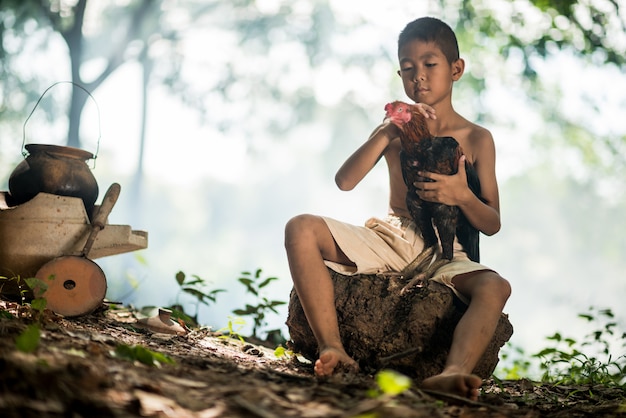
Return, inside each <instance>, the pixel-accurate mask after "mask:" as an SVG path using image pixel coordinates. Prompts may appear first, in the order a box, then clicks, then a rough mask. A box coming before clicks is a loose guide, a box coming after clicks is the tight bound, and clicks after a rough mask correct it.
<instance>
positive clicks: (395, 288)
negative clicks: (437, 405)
mask: <svg viewBox="0 0 626 418" xmlns="http://www.w3.org/2000/svg"><path fill="white" fill-rule="evenodd" d="M329 271H330V273H331V277H332V280H333V283H334V286H335V306H336V308H337V318H338V320H339V331H340V334H341V338H342V341H343V344H344V347H345V349H346V351H347V353H348V354H349V355H351V356H352V358H354V359H355V360H356V361H357V362H358V363H359V365H360V367H361V370H362V371H364V372H366V373H373V372H375V371H377V370H380V369H383V368H391V369H395V370H397V371H400V372H402V373H404V374H406V375H408V376H411V377H413V378H414V379H416V380H418V381H421V380H423V379H425V378H427V377H429V376H432V375H435V374H438V373H440V372H441V371H442V370H443V367H444V364H445V361H446V358H447V355H448V350H449V348H450V344H451V342H452V334H453V332H454V329H455V327H456V324H457V323H458V321H459V319H460V318H461V316H462V315H463V313H464V312H465V309H466V305H465V304H464V303H463V302H461V301H460V300H459V299H458V298H457V297H456V296H455V295H454V293H453V292H452V290H451V289H450V288H448V287H446V286H444V285H441V284H439V283H436V282H432V281H430V282H428V283H427V285H426V286H424V287H422V288H414V289H413V290H412V291H411V292H409V293H408V294H406V293H405V294H404V295H400V290H401V289H402V287H403V286H404V284H405V283H406V282H405V281H404V280H403V279H400V278H398V277H382V276H377V275H357V276H344V275H341V274H339V273H336V272H334V271H332V270H329ZM287 326H288V328H289V333H290V338H291V341H290V343H289V345H290V348H291V349H292V350H293V351H294V352H296V353H299V354H301V355H302V356H304V357H305V358H307V359H309V360H312V361H314V360H315V359H317V355H318V351H317V342H316V341H315V337H314V336H313V333H312V331H311V329H310V328H309V325H308V323H307V321H306V317H305V315H304V312H303V310H302V306H301V305H300V301H299V300H298V296H297V295H296V292H295V290H292V291H291V296H290V301H289V313H288V318H287ZM512 334H513V327H512V325H511V323H510V322H509V320H508V317H507V316H506V315H505V314H503V315H502V316H501V317H500V321H499V323H498V326H497V328H496V332H495V334H494V336H493V338H492V340H491V343H490V344H489V346H488V347H487V349H486V351H485V353H484V355H483V357H482V358H481V360H480V361H479V363H478V365H477V366H476V368H475V369H474V373H475V374H477V375H478V376H480V377H481V378H488V377H489V376H491V374H492V373H493V371H494V369H495V367H496V365H497V363H498V352H499V351H500V348H501V347H502V346H503V345H504V344H505V343H506V342H507V341H508V340H509V338H510V337H511V335H512Z"/></svg>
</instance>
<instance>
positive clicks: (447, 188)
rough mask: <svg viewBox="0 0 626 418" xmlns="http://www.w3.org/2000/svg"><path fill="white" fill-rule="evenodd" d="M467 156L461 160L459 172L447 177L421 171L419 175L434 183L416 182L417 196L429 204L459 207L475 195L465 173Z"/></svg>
mask: <svg viewBox="0 0 626 418" xmlns="http://www.w3.org/2000/svg"><path fill="white" fill-rule="evenodd" d="M465 159H466V158H465V155H463V156H461V158H460V159H459V170H458V171H457V173H456V174H452V175H446V174H437V173H431V172H428V171H421V172H419V175H420V176H422V177H425V178H427V179H430V180H432V181H416V182H415V183H413V184H414V185H415V187H416V188H417V192H416V193H417V195H418V196H419V197H420V199H422V200H426V201H427V202H435V203H443V204H444V205H449V206H458V205H460V204H461V203H463V202H465V201H466V200H468V199H469V198H471V195H472V194H473V193H472V191H471V190H470V188H469V186H468V185H467V175H466V173H465Z"/></svg>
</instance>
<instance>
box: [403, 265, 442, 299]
mask: <svg viewBox="0 0 626 418" xmlns="http://www.w3.org/2000/svg"><path fill="white" fill-rule="evenodd" d="M449 262H450V260H448V259H445V258H440V259H438V260H436V261H435V262H434V263H432V264H431V265H429V266H428V267H427V268H426V270H424V271H422V272H421V273H419V274H417V275H416V276H414V277H413V278H412V279H411V281H410V282H408V283H407V284H406V285H405V286H404V287H403V288H402V290H401V291H400V294H401V295H404V294H406V293H407V292H409V291H411V289H413V288H415V287H424V285H425V284H426V282H427V281H428V280H429V279H430V278H431V277H433V275H434V274H435V272H436V271H437V270H438V269H439V268H440V267H442V266H444V265H446V264H448V263H449Z"/></svg>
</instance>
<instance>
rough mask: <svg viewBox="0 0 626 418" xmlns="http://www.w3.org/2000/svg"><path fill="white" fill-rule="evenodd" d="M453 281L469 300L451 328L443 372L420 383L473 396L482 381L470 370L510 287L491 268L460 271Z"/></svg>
mask: <svg viewBox="0 0 626 418" xmlns="http://www.w3.org/2000/svg"><path fill="white" fill-rule="evenodd" d="M452 282H453V283H454V285H455V287H456V289H457V290H458V291H459V292H461V293H462V294H463V295H465V296H467V297H468V298H469V299H470V303H469V306H468V307H467V311H466V312H465V314H463V317H462V318H461V320H460V321H459V323H458V324H457V326H456V329H455V330H454V335H453V337H452V345H451V347H450V353H449V354H448V359H447V361H446V366H445V368H444V370H443V372H442V373H441V374H439V375H436V376H432V377H430V378H428V379H425V380H424V381H423V382H422V387H423V388H425V389H433V390H439V391H442V392H448V393H454V394H456V395H459V396H463V397H467V398H469V399H472V400H476V399H477V398H478V389H479V388H480V385H481V384H482V381H481V379H480V378H479V377H478V376H476V375H473V374H472V370H474V367H475V366H476V364H477V363H478V361H479V360H480V357H481V356H482V355H483V353H484V351H485V349H486V348H487V345H488V344H489V342H490V341H491V338H492V337H493V334H494V332H495V330H496V326H497V325H498V320H499V319H500V314H501V313H502V309H503V308H504V305H505V303H506V301H507V299H508V298H509V296H510V294H511V287H510V285H509V283H508V282H507V281H506V280H505V279H503V278H502V277H500V276H499V275H498V274H497V273H495V272H492V271H480V272H475V273H467V274H461V275H458V276H456V277H454V278H453V279H452Z"/></svg>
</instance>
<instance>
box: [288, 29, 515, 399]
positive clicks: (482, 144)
mask: <svg viewBox="0 0 626 418" xmlns="http://www.w3.org/2000/svg"><path fill="white" fill-rule="evenodd" d="M398 59H399V63H400V70H399V71H398V74H399V75H400V77H401V78H402V83H403V86H404V91H405V93H406V94H407V96H408V97H409V98H410V99H411V100H413V101H414V102H415V103H416V104H417V105H418V106H419V108H420V111H421V113H422V114H423V115H424V116H425V117H426V122H427V124H428V129H429V130H430V132H431V133H432V134H433V135H436V136H451V137H453V138H455V139H456V140H457V141H458V142H459V144H460V145H461V147H462V149H463V150H464V152H465V155H464V156H463V157H462V160H461V162H460V163H459V171H458V173H457V174H455V175H451V176H445V175H439V174H435V173H422V175H423V176H424V177H427V178H429V179H431V180H433V181H432V182H419V183H416V186H417V188H418V190H419V191H418V195H419V197H420V198H421V199H423V200H428V201H432V202H439V203H444V204H447V205H456V206H458V207H459V208H461V210H462V211H463V213H464V215H465V216H466V217H467V219H468V220H469V222H471V223H472V225H473V226H474V227H476V228H477V229H478V230H480V231H482V232H483V233H485V234H486V235H493V234H495V233H496V232H498V230H499V229H500V213H499V197H498V186H497V182H496V176H495V146H494V142H493V138H492V136H491V133H490V132H489V131H487V130H486V129H484V128H482V127H480V126H477V125H475V124H473V123H471V122H469V121H468V120H466V119H464V118H463V117H462V116H461V115H459V114H458V113H457V112H456V111H455V110H454V108H453V106H452V86H453V84H454V82H455V81H457V80H459V79H460V78H461V76H462V75H463V71H464V69H465V62H464V61H463V59H461V58H460V57H459V51H458V44H457V40H456V36H455V35H454V32H453V31H452V29H451V28H450V27H449V26H448V25H446V24H445V23H443V22H442V21H440V20H438V19H434V18H420V19H417V20H415V21H413V22H411V23H409V24H408V25H407V26H406V27H405V29H404V30H403V31H402V32H401V33H400V36H399V38H398ZM399 151H400V140H399V138H398V128H397V127H396V126H394V125H393V124H391V123H389V122H388V121H384V122H383V123H382V124H381V125H380V126H378V127H377V128H376V129H375V130H374V132H373V133H372V134H371V135H370V137H369V138H368V140H367V141H366V142H365V143H364V144H363V145H362V146H361V147H360V148H359V149H357V150H356V151H355V152H354V153H353V154H352V155H351V156H350V157H349V158H348V159H347V160H346V162H345V163H344V164H343V165H342V166H341V168H340V169H339V171H338V172H337V175H336V177H335V181H336V183H337V185H338V187H339V188H340V189H341V190H351V189H353V188H354V187H355V186H356V185H357V184H358V183H359V182H360V181H361V179H363V177H365V175H366V174H367V173H368V172H369V170H370V169H371V168H372V167H373V166H374V165H375V164H376V163H377V162H378V160H379V159H380V158H381V157H384V158H385V161H386V163H387V166H388V169H389V176H390V201H389V214H388V216H387V218H386V219H384V220H381V219H376V218H372V219H370V220H368V221H367V222H366V224H365V227H359V226H354V225H349V224H345V223H342V222H339V221H336V220H334V219H330V218H325V217H320V216H314V215H299V216H296V217H294V218H292V219H291V220H290V221H289V222H288V223H287V225H286V228H285V247H286V250H287V258H288V261H289V267H290V271H291V275H292V278H293V282H294V287H295V289H296V292H297V294H298V297H299V299H300V302H301V303H302V307H303V309H304V312H305V314H306V317H307V321H308V322H309V325H310V327H311V329H312V331H313V334H314V335H315V338H316V340H317V343H318V346H319V359H318V360H317V361H316V362H315V373H316V374H317V375H318V376H328V375H331V374H332V373H333V371H334V370H335V369H336V368H337V367H340V366H341V367H348V368H352V369H354V370H357V369H358V366H357V364H356V362H355V361H354V360H353V359H352V358H350V356H349V355H348V354H347V353H346V352H345V350H344V348H343V345H342V343H341V338H340V335H339V327H338V323H337V315H336V311H335V306H334V289H333V286H332V281H331V278H330V274H329V272H328V270H327V266H328V267H331V268H332V269H334V270H336V271H338V272H340V273H342V274H357V273H363V274H371V273H382V272H390V271H395V272H398V271H401V270H402V269H403V268H404V267H405V266H406V265H407V264H408V263H409V262H410V261H412V260H413V259H414V258H415V257H416V256H417V254H419V252H420V251H421V250H422V246H423V243H422V241H421V238H420V236H419V231H416V230H415V224H414V223H413V222H412V221H411V220H410V214H409V212H408V210H407V208H406V204H405V196H406V192H407V188H406V185H405V184H404V182H403V180H402V173H401V169H400V158H399ZM465 158H466V159H468V160H469V161H470V162H472V163H473V164H474V167H475V168H476V171H477V173H478V176H479V178H480V182H481V192H482V196H481V197H482V201H481V199H478V198H477V197H476V196H475V195H474V194H473V193H472V192H471V190H470V189H469V187H468V186H467V181H466V177H465V169H464V164H463V161H464V159H465ZM431 280H436V281H439V282H441V283H444V284H446V285H448V286H450V287H451V288H452V289H453V290H454V291H455V293H456V294H457V295H459V297H461V299H462V300H464V301H465V302H466V303H467V304H468V308H467V311H466V312H465V314H464V315H463V317H462V318H461V320H460V321H459V323H458V325H457V328H456V330H455V332H454V336H453V341H452V346H451V347H450V353H449V356H448V359H447V362H446V366H445V368H444V370H443V372H442V373H441V374H439V375H436V376H432V377H429V378H427V379H425V380H424V381H423V382H422V387H423V388H426V389H433V390H439V391H444V392H448V393H452V394H455V395H459V396H464V397H467V398H469V399H472V400H476V399H477V398H478V394H479V388H480V386H481V383H482V382H481V379H480V378H479V377H478V376H476V375H473V374H472V370H473V369H474V367H475V366H476V364H477V362H478V360H479V359H480V357H481V355H482V354H483V351H484V350H485V348H486V347H487V344H488V343H489V341H490V340H491V338H492V336H493V333H494V331H495V328H496V325H497V322H498V319H499V317H500V314H501V312H502V309H503V308H504V305H505V303H506V301H507V299H508V297H509V295H510V292H511V288H510V285H509V283H508V282H507V281H506V280H505V279H503V278H502V277H500V275H498V274H497V273H496V272H494V271H492V270H490V269H488V268H487V267H485V266H482V265H480V264H478V263H474V262H472V261H470V260H469V259H468V258H467V255H466V254H465V253H464V252H463V250H462V248H461V247H460V244H458V242H455V255H454V259H453V261H452V262H451V263H449V264H447V265H446V266H444V267H442V268H441V269H439V270H437V272H436V273H435V275H434V277H433V278H432V279H431Z"/></svg>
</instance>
